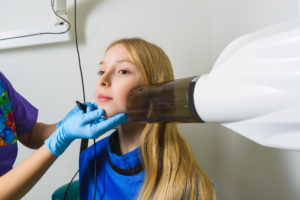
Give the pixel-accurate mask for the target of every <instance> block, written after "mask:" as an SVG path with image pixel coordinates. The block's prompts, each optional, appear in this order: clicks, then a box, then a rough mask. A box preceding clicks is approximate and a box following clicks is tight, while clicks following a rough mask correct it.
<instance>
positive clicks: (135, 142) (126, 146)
mask: <svg viewBox="0 0 300 200" xmlns="http://www.w3.org/2000/svg"><path fill="white" fill-rule="evenodd" d="M144 128H145V124H142V123H135V122H131V121H128V122H126V123H124V124H122V125H120V126H118V132H119V143H120V152H121V154H122V155H124V154H126V153H128V152H130V151H132V150H134V149H136V148H137V147H139V146H140V135H141V134H142V131H143V130H144Z"/></svg>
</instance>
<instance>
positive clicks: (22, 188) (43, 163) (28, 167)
mask: <svg viewBox="0 0 300 200" xmlns="http://www.w3.org/2000/svg"><path fill="white" fill-rule="evenodd" d="M56 158H57V156H55V155H53V154H52V153H51V152H50V151H49V150H48V148H47V147H46V145H42V146H41V147H40V148H39V149H38V150H37V151H36V152H35V153H33V154H32V155H31V156H29V157H28V158H27V159H25V160H24V161H22V162H21V163H20V164H19V165H17V166H16V167H14V168H13V169H12V170H10V171H9V172H7V173H6V174H4V175H3V176H1V177H0V188H1V192H0V199H3V200H5V199H21V198H22V197H23V196H24V195H25V194H26V193H27V192H28V191H29V190H30V189H31V188H32V187H33V186H34V185H35V184H36V183H37V181H38V180H39V179H40V178H41V177H42V176H43V175H44V173H45V172H46V171H47V170H48V168H49V167H50V166H51V165H52V164H53V162H54V161H55V160H56Z"/></svg>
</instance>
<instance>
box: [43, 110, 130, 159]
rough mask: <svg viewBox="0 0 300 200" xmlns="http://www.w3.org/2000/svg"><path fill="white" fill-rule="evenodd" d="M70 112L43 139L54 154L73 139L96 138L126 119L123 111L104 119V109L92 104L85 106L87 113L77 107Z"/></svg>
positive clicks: (64, 147) (58, 153) (63, 149)
mask: <svg viewBox="0 0 300 200" xmlns="http://www.w3.org/2000/svg"><path fill="white" fill-rule="evenodd" d="M93 109H94V110H93ZM70 113H72V114H71V116H69V117H68V118H67V119H66V120H65V121H64V122H63V123H61V125H60V127H59V128H58V129H56V130H55V132H54V133H53V134H52V135H51V136H50V137H49V138H48V139H47V140H45V145H46V146H47V147H48V149H49V151H50V152H51V153H52V154H54V155H56V156H59V155H60V154H62V153H63V152H64V151H65V149H66V148H67V147H68V146H69V145H70V144H71V142H72V141H73V140H75V139H77V138H84V139H96V138H98V137H99V136H101V135H103V134H104V133H106V132H107V131H109V130H111V129H113V128H115V127H117V126H119V125H120V124H122V123H124V122H126V121H127V120H128V115H127V114H125V113H121V114H117V115H115V116H113V117H111V118H109V119H104V118H103V115H104V113H105V111H104V110H103V109H95V108H94V106H93V105H90V106H87V113H84V112H83V111H82V110H81V109H79V108H78V109H76V108H74V109H73V110H72V111H71V112H70Z"/></svg>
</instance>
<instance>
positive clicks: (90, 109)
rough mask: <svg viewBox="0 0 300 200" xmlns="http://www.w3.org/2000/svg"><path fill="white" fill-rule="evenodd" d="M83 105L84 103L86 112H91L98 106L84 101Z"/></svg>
mask: <svg viewBox="0 0 300 200" xmlns="http://www.w3.org/2000/svg"><path fill="white" fill-rule="evenodd" d="M84 105H86V112H87V113H88V112H91V111H93V110H96V109H97V108H98V107H97V106H95V105H94V104H93V103H90V102H85V103H84Z"/></svg>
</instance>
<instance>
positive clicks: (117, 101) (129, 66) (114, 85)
mask: <svg viewBox="0 0 300 200" xmlns="http://www.w3.org/2000/svg"><path fill="white" fill-rule="evenodd" d="M144 82H145V81H144V80H143V78H142V76H141V75H140V74H138V72H137V69H136V67H135V65H134V64H133V63H132V62H131V61H130V57H129V55H128V53H127V51H126V49H125V47H124V46H123V45H121V44H117V45H114V46H113V47H111V48H110V49H109V50H108V51H107V52H106V54H105V55H104V58H103V60H102V61H101V62H100V65H99V78H98V81H97V84H96V88H95V97H96V103H97V105H98V108H103V109H104V110H105V112H106V115H107V116H113V115H115V114H118V113H121V112H125V111H126V98H127V95H128V93H129V91H130V90H131V89H133V88H134V87H136V86H138V85H142V84H144Z"/></svg>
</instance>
